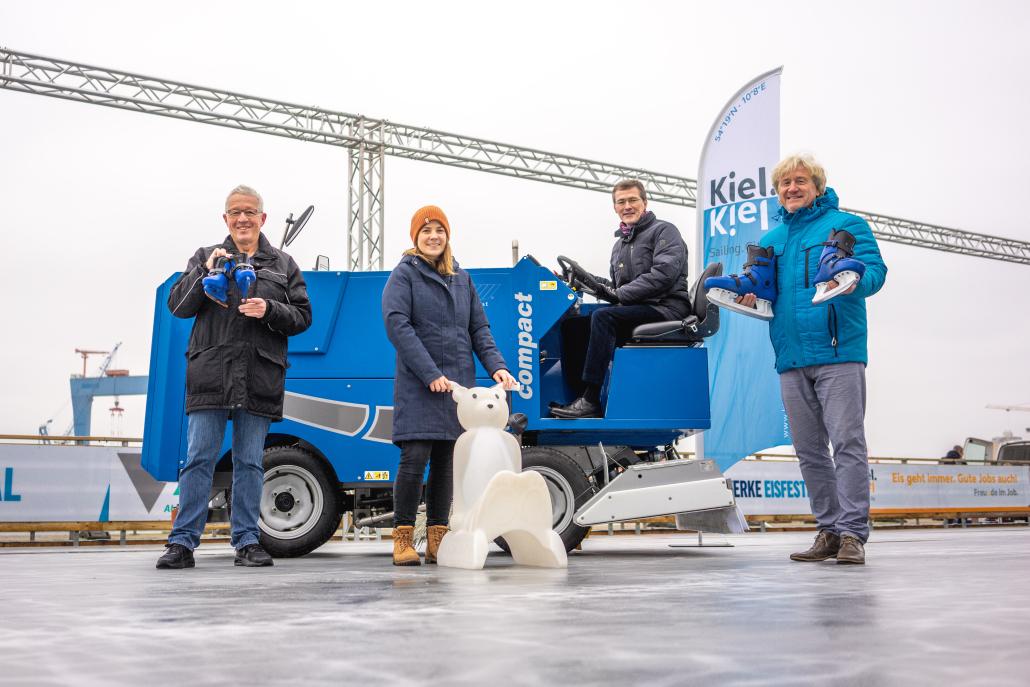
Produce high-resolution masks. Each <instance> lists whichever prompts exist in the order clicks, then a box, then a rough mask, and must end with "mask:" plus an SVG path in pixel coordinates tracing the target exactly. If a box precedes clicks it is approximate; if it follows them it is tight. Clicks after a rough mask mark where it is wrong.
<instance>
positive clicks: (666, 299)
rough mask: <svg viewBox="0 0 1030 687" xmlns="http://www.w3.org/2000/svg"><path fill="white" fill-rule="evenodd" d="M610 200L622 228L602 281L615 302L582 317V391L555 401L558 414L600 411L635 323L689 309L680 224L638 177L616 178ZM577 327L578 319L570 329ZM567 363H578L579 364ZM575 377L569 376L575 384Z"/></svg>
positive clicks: (595, 413)
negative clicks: (620, 347) (656, 207)
mask: <svg viewBox="0 0 1030 687" xmlns="http://www.w3.org/2000/svg"><path fill="white" fill-rule="evenodd" d="M612 204H613V206H614V209H615V214H616V215H617V216H618V218H619V228H618V229H616V230H615V239H616V240H615V245H614V246H613V247H612V257H611V265H610V275H611V281H608V280H605V279H598V281H599V282H601V288H602V290H603V291H604V293H602V294H600V295H599V298H603V299H605V300H607V301H609V302H610V303H613V304H614V305H612V306H610V307H604V308H598V309H597V310H595V311H594V312H593V313H592V314H591V316H590V317H589V318H581V319H582V320H583V321H585V322H588V323H589V325H588V326H589V330H590V331H589V339H588V343H587V346H586V360H585V361H584V362H583V371H582V382H583V393H582V395H581V396H580V397H579V398H577V399H576V400H575V401H573V402H572V403H569V404H566V405H558V406H554V407H552V408H551V414H552V415H554V416H555V417H558V418H565V419H576V418H584V417H601V415H602V413H601V386H602V384H603V383H604V377H605V374H606V373H607V372H608V365H609V363H611V361H612V356H613V355H614V353H615V346H616V344H618V343H619V342H620V341H623V340H625V339H626V338H627V337H628V335H629V334H630V333H631V332H632V331H633V328H634V327H636V326H637V325H641V324H645V323H647V322H661V321H663V320H678V319H682V318H683V317H686V315H687V313H688V312H690V291H689V287H688V284H687V266H688V265H687V245H686V244H685V243H684V242H683V237H681V236H680V232H679V229H677V228H676V226H675V225H673V224H671V223H669V222H663V221H662V220H660V219H658V218H657V217H655V215H654V213H653V212H651V211H650V210H648V209H647V193H645V191H644V185H643V184H642V183H640V182H639V181H638V180H636V179H623V180H622V181H620V182H618V183H617V184H615V187H614V188H613V189H612ZM578 328H579V326H578V322H577V323H576V326H574V327H572V328H570V329H578ZM563 331H564V330H563ZM566 342H567V343H568V342H569V339H566ZM571 357H575V356H570V357H566V356H563V358H564V360H563V367H564V366H566V365H567V364H568V363H571V360H570V358H571ZM577 362H578V361H577ZM569 367H570V369H571V368H578V364H571V365H569ZM566 372H567V373H568V372H569V371H568V370H566ZM567 379H568V375H567ZM577 381H578V380H575V379H569V383H570V384H573V385H575V383H576V382H577Z"/></svg>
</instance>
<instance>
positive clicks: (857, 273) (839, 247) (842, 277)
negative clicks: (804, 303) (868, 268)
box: [812, 229, 865, 304]
mask: <svg viewBox="0 0 1030 687" xmlns="http://www.w3.org/2000/svg"><path fill="white" fill-rule="evenodd" d="M823 245H824V246H826V247H825V248H823V252H822V255H820V256H819V270H818V271H817V272H816V273H815V296H813V297H812V303H816V304H818V303H824V302H825V301H828V300H830V299H831V298H833V297H834V296H838V295H840V294H842V293H844V292H845V291H847V290H848V289H850V288H851V287H852V286H853V285H854V284H857V283H858V280H859V279H861V278H862V275H863V274H865V265H864V264H862V263H861V262H859V261H858V260H855V258H853V257H852V256H853V255H854V254H855V237H854V236H852V235H851V234H850V233H849V232H847V231H844V230H843V229H831V230H830V236H829V237H828V238H827V239H826V243H824V244H823ZM831 281H835V282H837V286H835V287H833V288H832V289H829V288H827V286H828V284H829V282H831Z"/></svg>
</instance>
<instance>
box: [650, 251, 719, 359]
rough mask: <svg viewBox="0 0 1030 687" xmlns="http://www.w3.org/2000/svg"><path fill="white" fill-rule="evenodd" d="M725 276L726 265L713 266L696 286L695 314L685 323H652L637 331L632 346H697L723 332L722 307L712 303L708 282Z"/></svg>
mask: <svg viewBox="0 0 1030 687" xmlns="http://www.w3.org/2000/svg"><path fill="white" fill-rule="evenodd" d="M719 276H722V263H721V262H713V263H712V264H710V265H709V266H708V267H706V268H705V270H704V272H702V273H701V276H700V277H698V278H697V281H696V282H694V288H693V289H692V290H691V293H690V302H691V303H693V308H692V312H691V314H690V315H687V316H686V317H685V318H684V319H682V320H671V321H668V322H648V323H647V324H642V325H640V326H638V327H636V328H634V329H633V335H632V337H631V338H630V342H631V343H630V345H638V346H639V345H646V344H676V345H683V344H695V345H700V344H701V342H702V341H703V340H704V339H706V338H708V337H709V336H711V335H712V334H715V333H716V332H717V331H719V307H718V306H717V305H715V304H714V303H710V302H709V301H708V296H707V294H705V288H704V284H705V279H708V278H709V277H719Z"/></svg>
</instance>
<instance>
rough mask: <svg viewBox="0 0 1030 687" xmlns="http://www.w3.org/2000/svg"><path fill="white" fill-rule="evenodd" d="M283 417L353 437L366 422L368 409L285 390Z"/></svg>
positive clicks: (365, 406) (354, 404) (356, 404)
mask: <svg viewBox="0 0 1030 687" xmlns="http://www.w3.org/2000/svg"><path fill="white" fill-rule="evenodd" d="M283 417H284V418H286V419H288V420H293V421H294V422H299V423H301V424H303V425H309V426H311V427H317V428H318V429H325V430H328V431H330V432H336V433H337V434H343V435H345V436H349V437H352V436H354V435H355V434H357V433H358V432H359V431H361V428H362V427H364V426H365V423H366V422H368V406H367V405H361V404H358V403H346V402H344V401H333V400H331V399H328V398H318V397H317V396H305V395H304V394H298V393H295V392H293V391H287V392H286V398H285V399H284V400H283ZM373 429H374V427H373Z"/></svg>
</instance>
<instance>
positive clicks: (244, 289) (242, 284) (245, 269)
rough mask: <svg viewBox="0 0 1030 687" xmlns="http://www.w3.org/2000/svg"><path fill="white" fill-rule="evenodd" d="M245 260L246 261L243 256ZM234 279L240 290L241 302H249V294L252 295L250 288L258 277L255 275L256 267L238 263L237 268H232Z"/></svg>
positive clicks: (246, 263)
mask: <svg viewBox="0 0 1030 687" xmlns="http://www.w3.org/2000/svg"><path fill="white" fill-rule="evenodd" d="M243 259H246V257H245V256H243ZM232 278H233V279H234V280H235V281H236V288H238V289H239V290H240V300H242V301H245V300H247V296H248V294H250V287H252V286H253V285H254V281H255V280H256V279H257V275H256V274H254V266H253V265H251V264H250V263H249V262H242V261H241V262H238V263H236V267H233V268H232Z"/></svg>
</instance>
